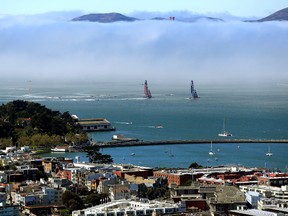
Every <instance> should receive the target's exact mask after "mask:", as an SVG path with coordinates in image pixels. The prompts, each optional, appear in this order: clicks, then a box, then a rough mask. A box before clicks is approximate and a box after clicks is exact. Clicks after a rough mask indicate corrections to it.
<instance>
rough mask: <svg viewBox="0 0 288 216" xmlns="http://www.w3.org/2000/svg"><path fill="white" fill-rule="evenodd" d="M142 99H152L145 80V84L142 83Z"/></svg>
mask: <svg viewBox="0 0 288 216" xmlns="http://www.w3.org/2000/svg"><path fill="white" fill-rule="evenodd" d="M144 97H145V98H152V94H151V92H150V90H149V88H148V84H147V80H145V83H144Z"/></svg>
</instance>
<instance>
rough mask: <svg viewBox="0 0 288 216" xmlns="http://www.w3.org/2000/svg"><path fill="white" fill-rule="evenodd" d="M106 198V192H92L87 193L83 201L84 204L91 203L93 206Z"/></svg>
mask: <svg viewBox="0 0 288 216" xmlns="http://www.w3.org/2000/svg"><path fill="white" fill-rule="evenodd" d="M107 198H108V194H105V193H103V194H98V193H92V194H89V195H88V196H87V197H86V199H85V203H86V204H92V205H93V206H95V205H99V204H101V203H102V202H101V201H102V200H103V199H107Z"/></svg>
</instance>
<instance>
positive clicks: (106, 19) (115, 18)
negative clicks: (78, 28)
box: [72, 13, 138, 23]
mask: <svg viewBox="0 0 288 216" xmlns="http://www.w3.org/2000/svg"><path fill="white" fill-rule="evenodd" d="M135 20H138V19H136V18H134V17H128V16H124V15H122V14H120V13H96V14H87V15H83V16H80V17H76V18H74V19H72V21H89V22H100V23H113V22H119V21H125V22H133V21H135Z"/></svg>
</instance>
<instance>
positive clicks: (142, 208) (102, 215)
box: [72, 200, 186, 216]
mask: <svg viewBox="0 0 288 216" xmlns="http://www.w3.org/2000/svg"><path fill="white" fill-rule="evenodd" d="M184 211H186V207H185V206H184V205H183V204H182V203H178V204H175V203H166V202H156V201H154V202H136V201H131V200H117V201H112V202H109V203H105V204H101V205H97V206H94V207H91V208H87V209H82V210H77V211H73V212H72V216H125V215H127V216H142V215H152V214H153V213H156V214H172V213H177V212H184Z"/></svg>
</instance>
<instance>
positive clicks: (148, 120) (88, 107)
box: [0, 84, 288, 170]
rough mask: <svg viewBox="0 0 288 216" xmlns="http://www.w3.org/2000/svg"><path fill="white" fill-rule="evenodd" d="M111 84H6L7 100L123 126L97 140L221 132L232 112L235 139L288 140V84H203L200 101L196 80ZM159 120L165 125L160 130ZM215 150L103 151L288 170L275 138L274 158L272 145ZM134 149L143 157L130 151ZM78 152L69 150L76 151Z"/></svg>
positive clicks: (163, 162) (148, 161) (172, 161)
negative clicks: (193, 93)
mask: <svg viewBox="0 0 288 216" xmlns="http://www.w3.org/2000/svg"><path fill="white" fill-rule="evenodd" d="M29 85H33V84H29ZM107 86H108V85H107V84H98V85H83V86H77V88H75V86H57V87H50V88H43V87H41V86H29V88H27V86H24V87H19V86H18V87H15V88H11V87H9V88H4V87H2V88H1V94H0V102H1V103H6V102H8V101H11V100H15V99H23V100H29V101H35V102H39V103H41V104H44V105H46V106H47V107H48V108H51V109H55V110H59V111H61V112H64V111H69V112H70V114H76V115H77V116H79V117H80V118H88V117H105V118H107V119H108V120H109V121H110V122H111V123H112V124H113V126H115V127H116V129H117V130H116V131H113V132H101V133H90V134H89V135H90V137H91V138H93V139H94V140H95V141H108V140H111V137H112V135H113V134H123V135H124V136H126V137H133V138H138V139H140V140H178V139H220V138H219V137H218V136H217V134H218V133H219V132H221V129H222V125H223V120H224V118H225V119H226V123H227V124H226V126H227V129H228V130H229V131H230V132H231V133H232V134H233V138H235V139H241V138H246V139H288V86H287V85H277V84H274V85H273V86H272V87H271V88H267V87H266V86H263V87H260V86H257V87H253V88H251V87H249V88H239V87H225V88H223V87H213V88H211V86H201V88H200V89H197V90H198V93H199V96H200V98H199V99H197V100H190V99H189V96H190V95H189V84H188V87H187V86H180V87H179V86H177V87H175V88H173V87H171V86H169V89H167V88H165V87H164V88H158V89H154V91H153V90H152V94H153V96H154V97H153V98H152V99H144V98H143V96H142V95H143V86H142V85H140V84H137V85H129V84H128V85H127V84H126V85H124V84H113V85H112V87H111V88H109V89H108V88H107ZM186 87H187V88H186ZM119 89H121V91H119ZM150 89H151V88H150ZM156 125H163V128H161V129H157V128H155V126H156ZM222 139H223V138H222ZM209 149H210V145H178V144H177V145H176V144H175V145H166V146H146V147H130V148H124V147H123V148H110V149H103V150H102V151H103V153H107V154H111V155H112V157H113V159H114V162H117V163H132V164H138V165H143V166H152V167H188V166H189V165H190V164H191V163H192V162H197V163H199V164H202V165H204V166H206V165H223V164H242V165H245V166H258V167H265V166H266V167H268V168H280V169H282V170H284V169H285V168H286V166H287V165H288V164H287V163H288V159H287V156H286V155H285V154H286V152H287V150H288V144H271V151H272V152H273V156H272V157H267V156H266V155H265V153H266V152H267V149H268V146H267V144H240V145H239V147H238V144H229V145H227V144H215V145H214V149H215V151H216V150H217V149H218V150H219V151H217V154H216V157H217V159H216V160H215V157H210V156H209V155H208V151H209ZM131 152H134V153H135V156H133V157H132V156H130V154H131ZM166 152H167V153H166ZM76 154H80V156H81V160H83V161H84V160H87V158H86V157H85V154H84V153H76ZM76 154H75V153H67V154H66V156H71V157H73V158H75V156H76ZM169 154H173V155H174V157H169ZM57 155H60V154H59V153H57Z"/></svg>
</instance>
